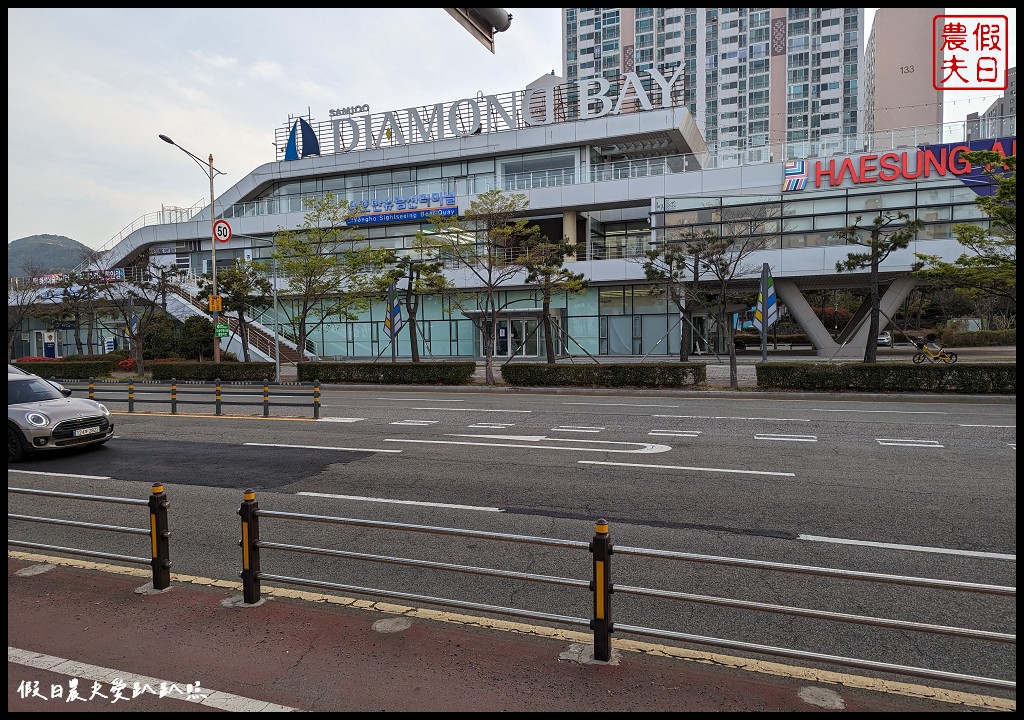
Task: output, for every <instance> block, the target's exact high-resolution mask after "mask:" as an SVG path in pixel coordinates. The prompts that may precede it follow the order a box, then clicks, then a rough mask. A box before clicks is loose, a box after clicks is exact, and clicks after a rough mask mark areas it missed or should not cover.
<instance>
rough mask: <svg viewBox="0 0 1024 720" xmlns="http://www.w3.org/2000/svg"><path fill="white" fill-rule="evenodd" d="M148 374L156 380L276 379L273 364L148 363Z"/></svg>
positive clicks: (257, 380) (258, 380)
mask: <svg viewBox="0 0 1024 720" xmlns="http://www.w3.org/2000/svg"><path fill="white" fill-rule="evenodd" d="M146 372H147V373H149V374H150V376H151V377H152V378H153V379H154V380H228V381H238V380H241V381H246V380H249V381H255V382H263V381H264V380H273V379H274V363H271V362H248V363H244V362H227V363H213V362H204V363H201V362H159V363H158V362H148V363H146Z"/></svg>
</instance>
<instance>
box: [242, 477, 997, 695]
mask: <svg viewBox="0 0 1024 720" xmlns="http://www.w3.org/2000/svg"><path fill="white" fill-rule="evenodd" d="M238 514H239V515H240V516H241V521H242V539H241V541H240V542H239V545H240V546H241V548H242V572H241V578H242V585H243V599H244V602H245V603H247V604H253V603H256V602H259V600H260V598H261V583H262V582H263V581H270V582H278V583H284V584H290V585H300V586H306V587H315V588H323V589H327V590H336V591H342V592H350V593H356V594H359V595H369V596H373V597H381V598H392V599H400V600H407V601H414V602H422V603H427V604H432V605H441V606H446V607H452V608H461V609H469V610H476V611H482V612H488V613H495V614H500V615H510V616H516V617H524V618H531V619H535V620H542V621H548V622H553V623H559V624H563V625H569V626H576V627H588V628H590V629H592V630H593V635H594V641H593V642H594V658H595V659H597V660H601V661H607V660H609V659H610V658H611V646H612V636H613V635H614V634H616V633H628V634H635V635H642V636H648V637H658V638H664V639H668V640H676V641H682V642H687V643H695V644H699V645H707V646H712V647H717V648H723V649H729V650H740V651H745V652H753V653H760V654H766V655H771V656H777V657H787V658H794V659H799V660H805V661H811V662H821V663H826V664H833V665H840V666H845V667H852V668H861V669H866V670H873V671H878V672H884V673H893V674H896V675H903V676H907V675H909V676H914V677H920V678H928V679H933V680H944V681H951V682H958V683H965V684H969V685H983V686H989V687H995V688H1004V689H1016V686H1017V684H1016V682H1015V681H1013V680H1006V679H999V678H989V677H979V676H975V675H967V674H963V673H956V672H948V671H944V670H936V669H930V668H919V667H909V666H906V665H898V664H892V663H885V662H876V661H872V660H864V659H858V658H851V657H841V656H837V655H828V654H822V653H816V652H808V651H803V650H795V649H791V648H783V647H775V646H770V645H762V644H756V643H749V642H742V641H736V640H729V639H723V638H715V637H704V636H699V635H693V634H688V633H681V632H674V631H669V630H662V629H658V628H650V627H642V626H636V625H625V624H618V623H615V622H613V620H612V611H611V607H612V605H611V598H612V593H613V592H614V593H617V594H619V595H620V596H624V595H633V596H647V597H656V598H661V599H667V600H680V601H686V602H693V603H701V604H711V605H719V606H726V607H732V608H738V609H743V610H755V611H762V612H769V613H778V614H785V615H794V616H800V617H807V618H815V619H820V620H827V621H834V622H843V623H854V624H860V625H870V626H875V627H882V628H889V629H893V630H901V631H914V632H921V633H929V634H937V635H947V636H955V637H961V638H969V639H974V640H981V641H988V642H995V643H1004V644H1016V640H1017V639H1016V635H1015V634H1009V633H1000V632H992V631H987V630H975V629H970V628H961V627H952V626H943V625H935V624H930V623H920V622H913V621H908V620H898V619H893V618H882V617H871V616H866V615H853V614H849V613H839V612H831V611H826V610H815V609H811V608H802V607H789V606H784V605H773V604H768V603H760V602H751V601H746V600H739V599H731V598H723V597H714V596H707V595H698V594H694V593H684V592H676V591H671V590H660V589H654V588H645V587H636V586H629V585H616V584H614V583H612V580H611V578H612V568H611V559H612V556H613V555H622V556H633V557H648V558H657V559H661V560H678V561H686V562H693V563H704V564H717V565H728V566H733V567H741V568H753V569H759V570H765V571H772V572H781V573H799V574H808V575H817V576H822V577H829V578H842V579H846V580H859V581H865V582H876V583H885V584H896V585H903V586H910V587H925V588H935V589H943V590H950V591H962V592H969V593H980V594H988V595H999V596H1007V597H1016V594H1017V590H1016V588H1014V587H1005V586H1000V585H989V584H983V583H970V582H959V581H949V580H939V579H932V578H920V577H909V576H901V575H888V574H882V573H871V572H861V571H851V570H842V569H837V568H825V567H813V566H803V565H791V564H785V563H775V562H767V561H759V560H747V559H741V558H730V557H715V556H709V555H698V554H693V553H684V552H672V551H663V550H653V549H646V548H634V547H616V546H613V545H612V542H611V538H610V534H609V529H608V523H607V521H605V520H603V519H600V520H598V521H597V522H596V523H595V526H594V537H593V539H592V540H591V541H590V542H582V541H573V540H563V539H557V538H545V537H531V536H524V535H510V534H504V533H494V532H481V531H474V530H466V529H457V528H445V527H432V526H426V525H411V524H404V523H394V522H383V521H376V520H362V519H353V518H344V517H331V516H323V515H308V514H302V513H291V512H278V511H272V510H261V509H260V508H259V505H258V502H257V500H256V493H255V491H253V490H251V489H248V490H246V491H245V493H244V496H243V501H242V504H241V507H240V508H239V510H238ZM261 518H266V519H287V520H300V521H308V522H317V523H327V524H335V525H345V526H356V527H366V528H378V529H383V530H394V531H405V532H417V533H432V534H436V535H448V536H459V537H468V538H477V539H483V540H495V541H500V542H509V543H518V544H522V545H545V546H549V547H556V548H563V549H566V550H571V551H583V550H586V551H588V552H589V553H590V554H591V555H592V575H591V577H590V578H588V579H577V578H566V577H555V576H549V575H538V574H533V573H523V572H512V571H509V570H501V569H496V568H482V567H473V566H468V565H459V564H455V563H447V562H434V561H427V560H417V559H412V558H402V557H390V556H383V555H373V554H368V553H360V552H350V551H345V550H338V549H329V548H321V547H306V546H300V545H292V544H287V543H281V542H271V541H268V540H265V539H263V538H262V537H261V535H260V520H261ZM266 550H280V551H285V552H293V553H306V554H316V555H325V556H330V557H335V558H347V559H355V560H362V561H368V562H376V563H388V564H399V565H405V566H413V567H418V568H426V569H430V570H442V571H451V572H456V573H468V574H474V575H485V576H492V577H498V578H503V579H507V580H518V581H526V582H534V583H546V584H551V585H561V586H565V587H572V588H577V589H586V590H588V591H589V592H590V593H592V595H593V608H594V610H593V613H592V615H591V617H590V618H580V617H571V616H568V615H561V614H557V613H547V612H536V611H530V610H525V609H520V608H510V607H500V606H495V605H485V604H481V603H475V602H469V601H465V600H458V599H454V598H439V597H431V596H427V595H420V594H416V593H407V592H396V591H392V590H385V589H381V588H367V587H359V586H355V585H348V584H344V583H338V582H328V581H321V580H314V579H310V578H298V577H289V576H284V575H276V574H272V573H265V572H263V571H262V568H261V557H260V555H261V552H263V551H266Z"/></svg>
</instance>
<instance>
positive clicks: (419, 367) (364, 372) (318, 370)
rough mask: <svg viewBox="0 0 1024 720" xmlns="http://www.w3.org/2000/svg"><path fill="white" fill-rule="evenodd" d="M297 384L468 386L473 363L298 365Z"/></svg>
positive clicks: (474, 366) (326, 363)
mask: <svg viewBox="0 0 1024 720" xmlns="http://www.w3.org/2000/svg"><path fill="white" fill-rule="evenodd" d="M298 370H299V380H300V381H301V382H312V381H314V380H319V381H320V382H322V383H367V384H379V385H468V384H469V381H470V380H471V379H472V378H473V373H474V372H476V363H475V362H432V363H412V362H396V363H391V362H379V363H360V362H344V363H336V362H322V361H321V362H315V363H299V365H298Z"/></svg>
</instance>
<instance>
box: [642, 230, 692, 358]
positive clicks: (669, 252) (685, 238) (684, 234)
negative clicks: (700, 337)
mask: <svg viewBox="0 0 1024 720" xmlns="http://www.w3.org/2000/svg"><path fill="white" fill-rule="evenodd" d="M664 233H665V239H664V240H663V241H660V242H657V243H654V242H652V243H651V245H652V247H651V249H650V250H648V251H647V252H645V253H644V254H643V256H642V257H641V258H640V262H641V263H642V264H643V269H644V275H645V276H646V277H647V279H648V280H650V281H651V282H652V283H655V287H654V288H652V289H651V292H652V293H653V292H655V289H658V290H659V291H660V288H661V287H662V286H663V285H664V289H665V294H666V296H667V297H668V299H669V300H670V301H671V302H672V304H673V305H675V306H676V309H677V310H678V311H679V318H680V321H681V323H682V327H680V329H679V332H680V335H679V362H688V361H689V359H690V348H691V347H693V338H692V335H691V332H692V329H693V320H692V317H693V306H694V305H695V304H696V303H697V302H698V294H697V292H696V279H697V275H698V274H699V266H700V255H699V253H698V252H697V246H696V245H694V244H692V243H691V242H690V240H692V237H691V236H692V234H693V231H692V230H686V229H682V228H671V229H667V230H665V231H664ZM690 268H693V272H692V277H693V280H694V282H693V284H688V283H689V279H690V277H691V271H690ZM688 299H689V301H688Z"/></svg>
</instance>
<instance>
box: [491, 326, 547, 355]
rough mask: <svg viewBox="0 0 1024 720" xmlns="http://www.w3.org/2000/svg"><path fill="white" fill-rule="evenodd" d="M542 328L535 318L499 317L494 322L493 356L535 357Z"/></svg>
mask: <svg viewBox="0 0 1024 720" xmlns="http://www.w3.org/2000/svg"><path fill="white" fill-rule="evenodd" d="M543 332H544V328H543V327H542V325H541V322H540V321H539V320H537V319H536V318H516V317H512V318H499V319H498V320H497V321H496V322H495V324H494V357H503V358H508V357H512V356H513V355H514V356H515V357H537V356H538V355H539V354H540V351H541V349H542V348H543V347H544V340H543V337H542V334H543Z"/></svg>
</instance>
